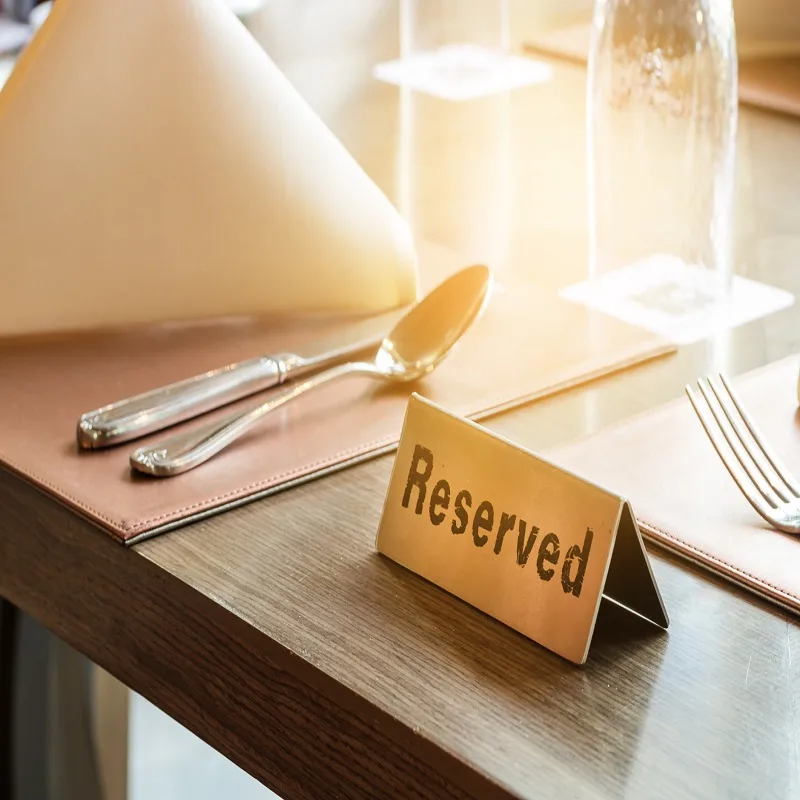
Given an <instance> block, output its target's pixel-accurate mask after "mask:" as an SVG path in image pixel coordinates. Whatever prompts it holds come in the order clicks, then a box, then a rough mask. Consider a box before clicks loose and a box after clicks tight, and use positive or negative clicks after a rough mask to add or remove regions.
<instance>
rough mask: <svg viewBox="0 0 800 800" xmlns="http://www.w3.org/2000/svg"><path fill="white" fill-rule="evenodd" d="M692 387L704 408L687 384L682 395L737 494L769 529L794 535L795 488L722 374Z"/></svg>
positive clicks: (799, 521) (799, 488) (799, 493)
mask: <svg viewBox="0 0 800 800" xmlns="http://www.w3.org/2000/svg"><path fill="white" fill-rule="evenodd" d="M697 385H698V388H699V389H700V393H701V394H702V395H703V398H704V399H705V405H704V404H703V402H702V400H701V399H700V398H699V397H698V396H697V394H696V393H695V392H694V391H693V390H692V387H691V386H689V385H688V384H687V386H686V394H687V395H689V400H691V402H692V406H693V407H694V410H695V412H696V413H697V416H698V417H699V418H700V422H701V423H702V425H703V427H704V428H705V430H706V433H707V434H708V438H709V439H711V444H713V445H714V449H715V450H716V451H717V453H718V454H719V457H720V458H721V459H722V463H723V464H724V465H725V466H726V467H727V469H728V472H730V474H731V477H732V478H733V479H734V480H735V481H736V484H737V485H738V487H739V488H740V489H741V490H742V494H743V495H744V496H745V497H746V498H747V500H748V501H749V502H750V505H752V506H753V508H754V509H755V510H756V511H757V512H758V513H759V514H761V516H762V517H763V518H764V519H765V520H767V522H769V523H770V525H772V526H774V527H775V528H777V529H778V530H780V531H784V532H785V533H800V484H798V483H797V481H795V479H794V478H793V477H792V476H791V474H790V473H789V471H788V470H787V469H786V467H785V466H784V465H783V463H782V462H781V460H780V459H779V458H778V456H776V455H775V453H774V452H773V451H772V448H770V446H769V445H768V444H767V442H766V440H765V439H764V437H763V436H762V435H761V434H760V433H759V431H758V428H756V426H755V423H754V422H753V420H752V419H750V416H749V415H748V413H747V412H746V411H745V409H744V407H743V406H742V404H741V402H740V400H739V398H738V397H737V396H736V392H734V390H733V388H732V387H731V386H730V384H729V383H728V381H727V380H726V379H725V376H724V375H722V374H720V376H719V381H717V380H715V379H714V378H712V377H708V378H706V380H705V381H703V380H702V379H701V380H698V382H697ZM726 442H727V445H726Z"/></svg>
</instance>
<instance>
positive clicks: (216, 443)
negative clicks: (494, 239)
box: [130, 266, 491, 477]
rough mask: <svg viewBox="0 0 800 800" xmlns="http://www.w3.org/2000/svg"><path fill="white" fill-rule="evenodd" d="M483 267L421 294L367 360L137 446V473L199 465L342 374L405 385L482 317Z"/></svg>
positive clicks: (163, 473) (486, 277) (486, 280)
mask: <svg viewBox="0 0 800 800" xmlns="http://www.w3.org/2000/svg"><path fill="white" fill-rule="evenodd" d="M490 286H491V273H490V271H489V269H488V268H487V267H484V266H474V267H467V268H465V269H462V270H460V271H459V272H457V273H456V274H455V275H453V276H451V277H450V278H448V279H447V280H446V281H444V282H443V283H441V284H440V285H439V286H437V287H436V288H435V289H434V290H433V291H432V292H430V294H428V295H427V296H425V297H424V298H423V299H422V300H420V301H419V302H418V303H417V304H416V305H414V306H413V307H412V308H411V309H410V310H409V311H408V313H407V314H406V315H405V316H403V317H402V318H401V319H400V321H399V322H397V324H396V325H395V326H394V328H392V330H391V331H390V332H389V334H388V335H387V336H386V338H385V339H384V340H383V342H382V343H381V346H380V348H379V349H378V352H377V353H376V355H375V359H374V361H372V362H350V363H346V364H339V365H338V366H335V367H332V368H331V369H328V370H325V371H324V372H320V373H318V374H317V375H314V376H313V377H311V378H308V379H307V380H304V381H299V382H298V383H296V384H295V385H293V386H292V387H291V388H289V389H287V390H285V391H283V392H279V393H277V394H273V395H272V396H271V397H270V399H269V400H267V401H266V402H265V403H261V404H260V405H257V406H255V407H253V408H251V409H250V410H249V411H245V412H238V413H237V414H235V415H233V416H228V417H226V418H224V419H223V420H221V421H220V420H217V421H216V422H213V423H210V424H207V425H204V426H201V427H199V428H195V429H193V430H191V431H188V432H187V433H181V434H177V435H176V436H172V437H170V438H168V439H164V440H163V441H161V442H160V443H159V444H155V445H150V446H145V447H140V448H139V449H138V450H136V451H135V452H133V453H132V454H131V458H130V460H131V466H132V467H133V469H135V470H138V471H139V472H146V473H148V474H150V475H156V476H159V477H168V476H170V475H178V474H180V473H181V472H186V471H187V470H190V469H193V468H194V467H197V466H199V465H200V464H202V463H203V462H205V461H208V459H209V458H211V457H212V456H214V455H216V454H217V453H219V452H220V450H223V449H224V448H225V447H227V446H228V445H229V444H231V443H232V442H234V441H236V439H238V438H239V437H240V436H242V434H244V433H246V432H247V431H249V430H250V429H251V428H252V427H253V426H254V425H256V424H258V423H259V422H260V421H261V420H262V419H263V418H264V417H265V416H266V415H267V414H269V412H270V411H273V410H274V409H276V408H278V407H279V406H282V405H283V404H284V403H288V402H289V401H290V400H293V399H294V398H295V397H299V396H300V395H301V394H304V393H305V392H308V391H310V390H311V389H316V388H317V387H318V386H322V385H323V384H325V383H329V382H330V381H333V380H336V379H337V378H344V377H345V376H347V375H368V376H370V377H373V378H384V379H386V380H389V381H395V382H398V383H406V382H409V381H414V380H417V379H418V378H421V377H422V376H423V375H425V374H427V373H428V372H430V371H431V370H432V369H434V368H435V367H436V366H437V365H438V364H439V363H440V362H441V361H442V359H443V358H444V357H445V356H446V355H447V354H448V353H449V352H450V350H451V349H452V348H453V346H454V345H455V344H456V342H457V341H458V340H459V339H460V338H461V336H462V335H463V334H464V332H465V331H466V330H467V329H468V328H469V327H470V325H472V323H473V322H474V321H475V319H476V318H477V317H478V316H479V314H480V313H481V311H482V309H483V307H484V305H485V303H486V300H487V298H488V296H489V290H490Z"/></svg>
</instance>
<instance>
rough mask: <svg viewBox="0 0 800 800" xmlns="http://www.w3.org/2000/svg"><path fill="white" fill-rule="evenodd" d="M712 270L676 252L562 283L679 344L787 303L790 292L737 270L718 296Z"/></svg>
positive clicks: (572, 296)
mask: <svg viewBox="0 0 800 800" xmlns="http://www.w3.org/2000/svg"><path fill="white" fill-rule="evenodd" d="M711 277H713V276H711V275H710V273H709V271H708V270H707V269H705V268H704V267H699V266H696V265H692V264H686V263H685V262H684V261H681V260H680V259H678V258H675V257H673V256H654V257H653V258H649V259H646V260H643V261H638V262H636V263H635V264H631V265H630V266H627V267H621V268H619V269H616V270H614V271H613V272H609V273H608V274H606V275H604V276H602V277H600V278H597V279H595V280H591V279H590V280H587V281H583V282H582V283H577V284H573V285H572V286H568V287H566V288H564V289H562V290H561V291H560V292H559V295H560V296H561V297H563V298H565V299H566V300H571V301H572V302H575V303H580V304H581V305H584V306H588V307H589V308H593V309H595V310H597V311H601V312H603V313H605V314H608V315H609V316H612V317H615V318H616V319H619V320H622V321H623V322H627V323H629V324H631V325H635V326H637V327H639V328H644V329H645V330H648V331H651V332H653V333H657V334H659V335H660V336H663V337H665V338H666V339H669V340H670V341H673V342H675V343H676V344H690V343H692V342H697V341H700V340H702V339H706V338H708V337H709V336H711V335H712V334H714V333H717V332H719V331H721V330H725V329H728V328H735V327H737V326H738V325H743V324H744V323H746V322H751V321H752V320H754V319H758V318H759V317H764V316H767V315H768V314H772V313H773V312H775V311H780V310H781V309H783V308H788V307H789V306H791V305H792V304H793V303H794V295H793V294H791V293H790V292H787V291H784V290H783V289H778V288H776V287H774V286H768V285H767V284H764V283H759V282H758V281H754V280H751V279H750V278H744V277H742V276H740V275H734V276H733V278H732V281H731V287H730V292H729V294H728V296H727V297H724V298H721V299H718V298H717V297H716V296H715V293H714V292H713V288H712V286H711V285H710V284H711V281H710V280H709V278H711Z"/></svg>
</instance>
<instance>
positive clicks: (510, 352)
mask: <svg viewBox="0 0 800 800" xmlns="http://www.w3.org/2000/svg"><path fill="white" fill-rule="evenodd" d="M421 259H422V275H423V280H424V281H426V282H427V283H428V284H431V283H438V280H439V279H441V278H443V277H444V276H445V275H446V274H447V273H448V272H452V271H454V269H457V268H459V267H461V266H464V265H465V263H464V261H463V260H461V259H459V258H458V257H457V256H454V255H453V254H452V253H450V252H449V251H446V250H441V249H438V248H423V249H422V250H421ZM338 325H341V323H338ZM329 326H330V329H334V328H335V327H336V325H331V324H330V323H329ZM325 327H326V326H325V325H324V324H318V325H315V326H309V325H308V324H306V325H305V326H301V325H298V324H288V323H284V324H281V325H279V324H275V323H273V324H271V325H270V324H266V323H262V324H257V323H252V322H251V323H245V322H239V323H234V322H227V323H226V322H218V323H208V324H205V325H197V324H196V325H191V324H181V325H162V326H153V327H151V328H148V329H146V330H138V331H134V332H116V333H105V334H103V335H97V334H94V335H78V334H75V335H72V336H70V337H68V338H63V339H56V338H52V339H39V340H28V341H23V340H18V341H16V342H6V343H5V344H2V343H0V463H3V464H5V465H7V466H10V467H11V468H12V469H14V470H16V471H17V472H19V473H21V474H22V475H23V476H25V477H27V478H28V479H29V480H31V481H32V482H34V483H36V484H38V485H39V486H40V487H42V488H44V489H45V490H46V491H48V492H49V493H51V494H53V495H55V496H56V497H57V498H59V499H61V500H62V501H63V502H65V503H67V504H69V505H71V506H72V507H74V508H76V509H78V510H80V511H81V512H82V513H83V514H85V515H86V516H88V517H90V518H91V519H93V520H95V521H96V522H98V523H99V524H100V525H102V526H103V527H105V528H106V529H107V530H108V531H109V532H110V533H111V534H112V535H114V536H115V537H117V538H118V539H119V540H120V541H124V542H126V543H132V542H133V541H135V540H137V538H144V537H145V536H148V535H153V534H155V533H159V532H163V531H164V530H167V529H169V528H170V527H174V526H175V525H176V524H178V523H185V522H187V521H189V520H192V519H197V518H198V516H203V515H205V514H207V513H208V512H210V511H219V510H221V509H223V508H226V507H229V506H230V505H231V504H237V503H239V502H241V501H243V500H244V499H254V498H256V497H259V496H263V495H264V494H265V493H270V492H273V491H276V490H277V489H279V488H284V487H286V486H288V485H292V484H294V483H297V482H299V481H301V480H305V479H308V478H309V477H311V476H314V475H318V474H320V473H323V472H325V471H327V470H330V469H331V468H334V467H341V466H343V465H345V464H349V463H353V462H354V461H355V460H359V459H363V458H364V457H366V456H367V455H370V454H374V453H376V452H378V451H380V450H381V449H382V448H384V449H385V448H386V447H387V446H390V445H392V444H393V443H395V442H396V440H397V437H398V436H399V432H400V429H401V426H402V421H403V416H404V414H405V408H406V403H407V398H408V394H409V392H410V390H411V389H410V388H409V387H405V388H394V387H388V386H386V385H379V384H378V383H376V382H375V381H371V380H370V379H368V378H352V379H349V380H345V381H340V382H339V383H337V384H331V385H330V386H326V387H325V388H324V389H320V390H318V391H317V392H315V393H311V394H309V395H306V396H305V397H302V398H300V399H298V400H296V401H294V402H292V403H289V404H288V405H286V406H284V407H283V408H281V409H279V410H278V411H276V412H274V414H273V415H272V417H271V418H268V419H267V420H265V422H264V423H263V424H262V426H261V427H260V428H259V429H258V430H256V431H253V432H251V433H250V434H248V435H247V436H246V437H244V438H243V439H241V440H239V441H238V442H236V443H235V444H234V445H232V446H231V447H229V448H228V449H227V450H225V451H224V452H223V453H221V454H220V455H218V456H217V457H215V458H214V459H212V460H211V461H209V462H208V463H206V464H204V465H202V466H201V467H198V468H197V469H195V470H192V471H191V472H187V473H185V474H183V475H179V476H176V477H173V478H166V479H157V478H149V477H148V476H142V475H139V474H138V473H132V472H131V470H130V467H129V464H128V456H129V453H130V452H131V450H132V449H133V448H134V447H137V446H139V445H140V444H142V443H144V442H147V441H153V442H155V441H158V439H160V438H162V437H163V436H164V432H161V433H156V434H153V435H152V436H151V437H149V439H142V440H139V441H138V442H136V443H135V444H134V443H130V444H124V445H120V446H119V447H117V448H114V449H110V450H103V451H96V452H79V451H78V449H77V446H76V444H75V434H74V431H75V425H76V422H77V419H78V417H79V416H80V414H81V413H83V412H86V411H89V410H91V409H93V408H97V407H98V406H100V405H103V404H105V403H109V402H112V401H114V400H117V399H120V398H123V397H129V396H131V395H134V394H137V393H139V392H142V391H145V390H147V389H150V388H153V387H156V386H161V385H164V384H166V383H170V382H172V381H175V380H179V379H181V378H185V377H189V376H191V375H196V374H198V373H200V372H202V371H205V370H208V369H212V368H215V367H218V366H221V365H224V364H228V363H231V362H233V361H238V360H241V359H244V358H250V357H253V356H255V355H258V354H260V353H269V352H273V353H274V352H281V351H287V350H291V349H292V348H293V347H295V346H296V345H297V344H298V343H299V342H300V341H302V340H304V339H305V340H307V339H309V338H311V337H312V335H313V337H314V338H316V337H317V336H319V335H320V334H321V332H322V331H323V330H324V329H325ZM672 349H674V348H673V347H672V346H670V345H667V344H665V343H664V342H663V341H662V340H660V339H657V338H656V337H654V336H653V335H651V334H649V333H646V332H644V331H641V330H639V329H636V328H632V327H628V326H626V325H624V324H622V323H619V322H617V321H615V320H613V319H611V318H608V317H603V316H600V315H599V314H595V313H593V312H590V311H588V310H586V309H584V308H583V307H581V306H578V305H573V304H569V303H567V302H566V301H562V300H559V299H558V298H557V297H555V296H553V295H551V294H549V293H547V292H544V291H542V290H538V289H536V288H535V287H533V286H530V285H507V284H505V283H504V282H503V281H502V280H500V281H498V282H497V286H496V288H495V292H494V294H493V296H492V298H491V300H490V303H489V305H488V307H487V309H486V312H485V314H484V316H483V317H482V318H481V319H480V320H479V322H478V323H477V324H476V326H475V327H474V328H473V329H472V330H470V331H469V332H468V334H467V335H466V336H465V337H464V339H463V340H462V342H461V343H460V344H459V346H458V348H457V349H456V350H455V351H454V352H453V353H452V354H451V356H450V357H449V358H448V359H447V360H446V361H445V362H444V363H443V364H442V365H441V367H440V368H439V369H438V370H437V371H436V372H435V373H433V374H432V375H430V376H428V377H427V378H426V379H425V380H424V381H421V382H420V383H418V384H415V385H414V387H413V388H414V390H415V391H418V392H420V393H421V394H423V395H426V396H428V397H430V398H432V399H433V400H435V401H437V402H439V403H441V404H442V405H444V406H445V407H446V408H449V409H451V410H453V411H455V412H457V413H459V414H464V415H473V416H474V415H480V414H485V413H486V412H488V411H491V410H496V409H500V408H502V407H505V406H509V405H513V404H515V403H518V402H521V401H523V400H525V399H529V398H534V397H539V396H542V395H545V394H548V393H552V392H554V391H557V390H559V389H562V388H566V387H568V386H571V385H574V384H576V383H579V382H581V381H586V380H589V379H590V378H592V377H596V376H599V375H601V374H604V373H608V372H610V371H612V370H616V369H620V368H622V367H626V366H629V365H631V364H634V363H636V362H639V361H643V360H645V359H647V358H651V357H653V356H655V355H659V354H663V353H665V352H668V351H670V350H672ZM252 402H253V398H249V399H246V400H243V401H241V403H240V405H249V404H251V403H252ZM216 413H217V414H218V415H219V414H227V413H230V408H226V409H224V410H222V411H218V412H216ZM205 419H207V418H204V421H205ZM196 424H198V420H194V421H190V422H187V423H186V425H187V426H190V425H196Z"/></svg>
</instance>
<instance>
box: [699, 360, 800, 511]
mask: <svg viewBox="0 0 800 800" xmlns="http://www.w3.org/2000/svg"><path fill="white" fill-rule="evenodd" d="M722 377H723V376H722V374H721V373H720V378H722ZM707 380H708V385H709V386H710V387H711V391H712V392H714V396H715V397H716V398H717V402H718V403H719V405H720V407H721V408H722V410H723V411H724V412H725V416H726V417H727V418H728V422H730V424H731V427H732V428H733V430H734V431H735V432H736V435H737V436H738V437H739V441H740V442H741V443H742V445H743V446H744V449H745V450H746V451H747V455H749V456H750V458H751V459H752V461H753V464H755V466H756V468H757V469H758V470H759V471H760V472H761V474H762V475H763V477H764V479H765V480H766V481H767V483H769V485H770V486H771V487H772V490H773V491H774V492H775V494H777V495H778V497H780V499H781V500H782V501H783V502H784V503H790V502H791V501H792V500H796V499H797V496H796V495H794V494H792V489H791V487H790V486H789V485H788V484H787V483H786V480H785V479H784V477H783V475H782V474H781V472H780V470H778V469H776V468H775V465H774V464H773V463H772V460H771V459H770V458H769V456H768V455H767V453H766V451H765V442H764V440H763V439H762V438H760V437H759V436H754V435H753V431H752V430H751V429H750V428H749V426H748V430H749V431H750V435H749V436H748V434H747V432H746V431H745V428H744V427H743V426H742V424H741V423H740V422H739V419H738V417H737V414H736V412H737V411H738V412H739V417H741V413H742V410H741V408H740V406H738V405H737V404H736V401H735V400H734V399H733V398H732V397H731V396H730V389H729V387H728V386H727V385H726V384H723V385H724V386H725V389H726V390H727V394H726V392H725V391H723V390H722V388H721V387H719V386H718V384H717V382H716V381H715V380H714V379H713V378H711V377H709V378H708V379H707ZM745 424H746V423H745ZM751 441H752V442H753V444H754V445H755V446H754V447H753V446H751V444H750V442H751ZM765 456H766V457H765ZM775 476H777V478H778V479H777V480H775Z"/></svg>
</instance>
